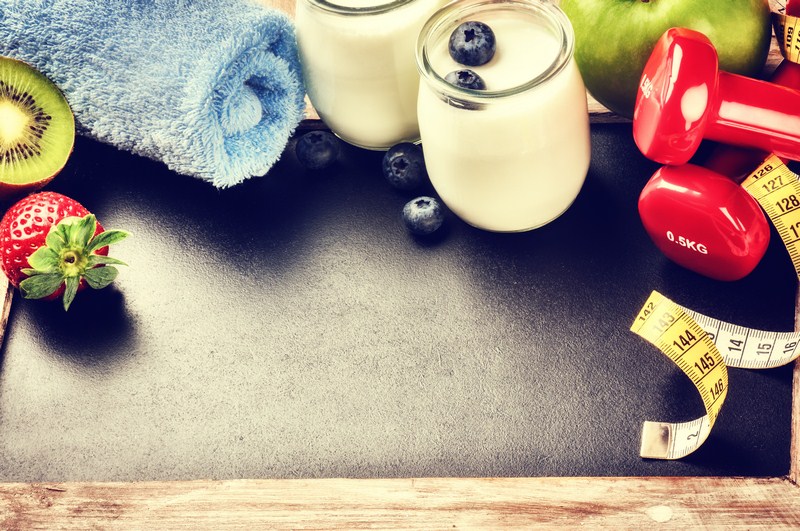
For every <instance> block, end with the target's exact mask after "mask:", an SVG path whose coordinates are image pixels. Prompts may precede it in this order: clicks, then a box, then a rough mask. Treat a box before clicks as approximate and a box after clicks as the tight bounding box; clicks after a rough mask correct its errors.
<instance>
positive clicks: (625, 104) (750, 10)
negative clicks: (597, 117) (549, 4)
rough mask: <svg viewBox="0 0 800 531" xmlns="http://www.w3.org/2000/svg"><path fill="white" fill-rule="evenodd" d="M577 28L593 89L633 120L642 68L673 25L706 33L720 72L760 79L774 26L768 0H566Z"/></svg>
mask: <svg viewBox="0 0 800 531" xmlns="http://www.w3.org/2000/svg"><path fill="white" fill-rule="evenodd" d="M560 6H561V9H562V10H563V11H564V12H565V13H566V14H567V17H568V18H569V19H570V21H571V22H572V27H573V28H574V30H575V61H576V62H577V64H578V68H579V70H580V71H581V75H582V76H583V80H584V83H585V84H586V88H587V90H588V91H589V93H590V94H591V95H592V96H593V97H594V98H595V99H596V100H597V101H599V102H600V103H602V104H603V105H605V106H606V107H608V108H609V109H610V110H612V111H614V112H616V113H617V114H620V115H622V116H626V117H628V118H631V117H632V116H633V106H634V103H635V101H636V91H637V88H638V85H639V79H640V77H641V75H642V70H643V69H644V65H645V63H646V62H647V59H648V58H649V57H650V52H651V51H652V49H653V47H654V46H655V43H656V41H657V40H658V38H659V37H660V36H661V35H662V34H663V33H664V32H665V31H666V30H668V29H669V28H672V27H684V28H690V29H693V30H696V31H700V32H702V33H705V34H706V35H707V36H708V38H709V39H710V40H711V42H712V43H713V44H714V46H715V47H716V49H717V53H718V54H719V64H720V70H725V71H727V72H733V73H737V74H742V75H746V76H750V77H758V76H759V75H760V73H761V71H762V70H763V68H764V63H765V62H766V59H767V53H768V52H769V46H770V39H771V36H772V27H771V24H770V9H769V3H768V1H767V0H649V1H648V0H561V2H560Z"/></svg>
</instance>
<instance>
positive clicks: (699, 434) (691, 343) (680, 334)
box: [631, 291, 728, 459]
mask: <svg viewBox="0 0 800 531" xmlns="http://www.w3.org/2000/svg"><path fill="white" fill-rule="evenodd" d="M631 331H633V332H635V333H636V334H638V335H640V336H641V337H643V338H644V339H646V340H647V341H649V342H650V343H652V344H653V345H655V346H656V347H658V349H659V350H660V351H661V352H663V353H664V354H666V355H667V357H668V358H669V359H671V360H672V361H673V362H674V363H675V364H676V365H677V366H678V367H680V368H681V370H682V371H683V372H684V373H685V374H686V375H687V376H688V377H689V379H690V380H692V383H694V385H695V387H696V388H697V390H698V391H699V392H700V397H701V398H702V399H703V405H704V406H705V408H706V414H705V415H704V416H702V417H700V418H699V419H695V420H692V421H689V422H681V423H668V422H653V421H650V420H648V421H645V423H644V426H643V428H642V445H641V449H640V450H639V455H640V456H642V457H647V458H653V459H679V458H681V457H684V456H686V455H689V454H690V453H692V452H693V451H695V450H696V449H697V448H699V447H700V445H702V444H703V443H704V442H705V440H706V439H707V438H708V435H709V434H710V433H711V427H712V426H714V422H715V421H716V420H717V417H718V416H719V412H720V409H721V408H722V404H723V402H725V396H726V395H727V394H728V368H727V367H726V366H725V362H724V361H723V359H722V355H721V354H720V352H719V350H718V349H717V347H716V345H715V344H714V341H713V340H712V339H711V336H710V335H709V334H708V333H707V332H706V331H705V330H704V329H703V327H701V326H700V325H699V324H698V323H697V322H696V321H695V320H694V319H693V318H692V317H691V316H690V315H689V314H688V313H687V312H686V311H685V310H684V309H683V308H682V307H681V306H679V305H678V304H675V303H674V302H672V301H671V300H669V299H667V298H666V297H664V296H663V295H661V294H660V293H658V292H656V291H654V292H653V293H652V294H651V295H650V298H649V299H647V302H645V304H644V307H642V309H641V311H640V312H639V315H637V316H636V319H635V320H634V322H633V325H632V326H631Z"/></svg>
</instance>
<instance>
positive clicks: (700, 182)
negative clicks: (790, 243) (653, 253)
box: [639, 164, 770, 280]
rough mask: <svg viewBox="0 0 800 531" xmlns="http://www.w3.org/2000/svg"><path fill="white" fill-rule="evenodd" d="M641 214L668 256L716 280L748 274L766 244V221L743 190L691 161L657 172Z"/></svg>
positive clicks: (644, 197)
mask: <svg viewBox="0 0 800 531" xmlns="http://www.w3.org/2000/svg"><path fill="white" fill-rule="evenodd" d="M639 215H640V217H641V219H642V224H643V225H644V228H645V230H646V231H647V233H648V234H649V235H650V238H651V239H652V240H653V242H654V243H655V244H656V247H658V248H659V249H660V250H661V252H663V253H664V254H665V255H666V256H667V257H668V258H669V259H671V260H672V261H674V262H676V263H678V264H680V265H682V266H683V267H685V268H687V269H691V270H692V271H695V272H697V273H700V274H701V275H705V276H707V277H711V278H713V279H717V280H739V279H740V278H743V277H745V276H746V275H748V274H749V273H750V272H751V271H752V270H753V269H754V268H755V267H756V266H757V265H758V263H759V262H760V261H761V258H762V257H763V256H764V253H765V252H766V250H767V247H768V245H769V238H770V232H769V223H768V222H767V219H766V217H765V216H764V213H763V212H762V210H761V207H760V206H759V204H758V202H757V201H756V200H755V199H754V198H753V197H752V196H751V195H750V194H749V193H748V192H747V190H745V189H744V188H742V187H741V186H739V185H737V184H736V183H735V182H733V181H732V180H731V179H729V178H727V177H725V176H723V175H720V174H718V173H715V172H713V171H711V170H708V169H706V168H703V167H701V166H696V165H694V164H685V165H683V166H663V167H662V168H660V169H659V170H657V171H656V172H655V173H654V174H653V176H652V177H651V178H650V180H649V181H648V183H647V184H646V185H645V187H644V189H643V190H642V192H641V194H640V196H639Z"/></svg>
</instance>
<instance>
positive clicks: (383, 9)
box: [305, 0, 414, 16]
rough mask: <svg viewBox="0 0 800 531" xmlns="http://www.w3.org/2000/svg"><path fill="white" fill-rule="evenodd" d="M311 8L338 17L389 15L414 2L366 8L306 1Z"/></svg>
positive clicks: (394, 0) (392, 1) (393, 0)
mask: <svg viewBox="0 0 800 531" xmlns="http://www.w3.org/2000/svg"><path fill="white" fill-rule="evenodd" d="M305 1H306V2H307V3H308V4H309V5H310V6H311V7H314V8H317V9H320V10H322V11H325V12H327V13H333V14H336V15H348V16H364V15H379V14H381V13H388V12H389V11H392V10H394V9H397V8H398V7H403V6H404V5H406V4H410V3H411V2H413V1H414V0H389V1H388V2H386V3H383V4H377V5H368V6H364V7H354V6H343V5H341V4H337V3H336V2H335V1H333V2H330V1H328V0H305Z"/></svg>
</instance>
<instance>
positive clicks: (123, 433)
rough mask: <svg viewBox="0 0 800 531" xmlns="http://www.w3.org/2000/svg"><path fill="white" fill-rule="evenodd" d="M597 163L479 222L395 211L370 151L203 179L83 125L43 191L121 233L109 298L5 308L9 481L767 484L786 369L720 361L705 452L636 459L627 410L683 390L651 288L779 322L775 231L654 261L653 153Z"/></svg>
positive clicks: (654, 406) (615, 137)
mask: <svg viewBox="0 0 800 531" xmlns="http://www.w3.org/2000/svg"><path fill="white" fill-rule="evenodd" d="M593 148H594V156H593V163H592V168H591V172H590V175H589V177H588V179H587V182H586V185H585V187H584V189H583V191H582V192H581V195H580V196H579V198H578V200H577V202H576V203H575V204H574V205H573V207H572V208H571V209H570V210H569V211H568V212H567V213H566V214H565V215H564V216H562V217H561V218H559V219H558V220H557V221H555V222H554V223H552V224H550V225H548V226H546V227H544V228H541V229H538V230H536V231H533V232H529V233H524V234H491V233H486V232H481V231H479V230H476V229H473V228H471V227H468V226H466V225H464V224H463V223H461V222H460V221H458V220H457V219H455V218H453V217H452V216H450V217H448V219H447V222H446V230H445V232H444V233H443V234H442V235H441V236H440V237H439V238H437V239H436V240H435V241H418V240H415V239H414V238H412V237H410V236H409V235H408V234H407V233H406V232H405V230H404V228H403V226H402V224H401V221H400V209H401V207H402V205H403V203H404V202H405V201H406V200H407V199H408V197H407V196H405V195H403V194H401V193H399V192H397V191H395V190H393V189H391V188H390V187H389V186H388V184H387V183H385V182H384V181H383V179H382V176H381V171H380V161H381V154H380V153H372V152H365V151H361V150H358V149H355V148H346V149H345V150H344V157H343V159H342V160H341V163H340V164H339V165H338V166H337V167H336V168H335V169H334V170H332V171H327V172H325V173H311V172H305V171H303V170H302V169H301V168H300V167H299V165H298V164H297V162H296V161H295V159H294V156H293V155H292V154H291V153H287V154H286V155H285V156H284V159H283V161H282V162H281V163H279V164H278V165H277V166H276V167H275V168H274V169H273V171H272V172H271V173H270V174H269V175H268V176H266V177H265V178H262V179H255V180H251V181H249V182H247V183H245V184H243V185H241V186H239V187H237V188H233V189H230V190H225V191H218V190H215V189H213V188H211V187H210V186H209V185H207V184H205V183H202V182H200V181H197V180H194V179H191V178H188V177H182V176H178V175H174V174H170V173H169V172H167V171H166V170H164V169H163V168H162V167H161V166H160V165H159V164H157V163H153V162H151V161H147V160H144V159H140V158H137V157H133V156H130V155H128V154H125V153H121V152H118V151H116V150H115V149H113V148H110V147H107V146H102V145H99V144H96V143H93V142H91V141H88V140H85V139H79V140H78V143H77V145H76V148H75V153H74V156H73V158H72V159H71V161H70V163H69V165H68V167H67V168H66V170H65V171H64V172H63V174H62V175H60V176H59V177H58V178H57V179H56V181H54V182H53V183H52V185H51V186H50V189H53V190H57V191H62V192H65V193H67V194H71V195H73V196H74V197H75V198H76V199H78V200H80V201H82V202H83V203H84V204H85V205H86V206H87V207H88V208H90V209H91V210H93V211H94V212H95V213H96V214H97V215H98V217H99V219H100V220H101V221H102V222H103V224H104V225H105V226H106V227H109V228H124V229H127V230H129V231H131V232H132V233H133V237H132V238H130V239H128V240H126V241H124V242H122V243H121V244H119V245H118V246H117V249H116V251H115V252H114V253H113V254H114V255H115V256H117V257H118V258H120V259H123V260H125V261H126V262H128V263H129V264H130V267H128V268H122V271H121V274H120V276H119V278H118V280H117V282H116V283H115V285H114V286H113V287H112V288H110V289H108V290H105V291H104V292H91V293H82V294H81V295H80V296H79V298H78V299H77V300H76V302H75V303H74V305H73V307H72V309H71V310H70V312H69V313H68V314H66V315H64V314H63V312H62V310H61V309H60V307H59V306H58V305H57V304H46V303H39V302H31V301H25V300H22V299H21V298H17V299H16V300H15V303H14V305H13V308H12V314H11V319H10V323H9V328H8V335H7V340H6V343H5V346H4V348H3V350H2V352H0V480H2V481H42V480H50V481H58V480H137V479H188V478H255V477H331V476H335V477H339V476H355V477H376V476H392V477H394V476H497V475H501V476H519V475H532V476H542V475H694V474H697V475H781V474H785V473H786V472H787V471H788V465H789V419H790V391H791V389H790V387H791V378H790V377H791V371H790V368H781V369H775V370H769V371H745V370H737V369H732V370H731V371H730V391H729V393H728V400H727V402H726V404H725V406H724V408H723V411H722V415H721V417H720V419H719V421H718V423H717V425H716V426H715V429H714V431H713V432H712V434H711V437H710V438H709V440H708V441H707V442H706V444H705V445H704V446H703V447H702V448H701V449H700V450H698V451H697V452H696V453H694V454H692V455H691V456H689V457H688V458H686V459H684V460H682V461H678V462H662V461H649V460H642V459H640V458H639V457H638V445H639V431H640V426H641V423H642V421H643V420H645V419H650V420H666V421H679V420H688V419H690V418H694V417H696V416H699V415H700V414H702V406H701V402H700V399H699V397H698V396H697V394H696V392H695V391H694V390H693V388H692V387H691V384H690V383H689V382H688V380H687V379H685V378H684V377H683V376H682V375H681V374H680V373H679V371H678V370H677V369H676V368H674V367H673V366H672V365H671V363H670V362H669V361H668V360H666V359H665V358H664V357H663V356H662V355H661V354H660V353H659V352H658V351H657V350H655V349H654V348H653V347H651V346H649V345H647V344H645V343H644V342H643V340H641V339H640V338H638V337H637V336H635V335H634V334H632V333H631V332H629V331H628V328H629V326H630V324H631V322H632V320H633V318H634V317H635V315H636V313H637V311H638V310H639V308H640V307H641V305H642V304H643V302H644V300H645V299H646V298H647V296H648V294H649V293H650V291H651V290H653V289H658V290H660V291H662V292H663V293H664V294H665V295H667V296H668V297H670V298H672V299H674V300H675V301H676V302H679V303H681V304H684V305H686V306H689V307H691V308H693V309H696V310H698V311H700V312H703V313H706V314H709V315H712V316H715V317H718V318H722V319H726V320H729V321H733V322H736V323H738V324H743V325H747V326H752V327H760V328H767V329H774V330H791V329H792V326H793V306H794V296H795V281H794V273H793V271H792V268H791V264H790V263H789V260H788V256H787V254H786V252H785V250H784V249H783V248H782V246H781V244H780V242H779V241H778V240H777V238H773V243H772V245H771V247H770V249H769V251H768V253H767V256H766V258H765V259H764V261H763V262H762V263H761V264H760V265H759V267H758V268H757V269H756V271H755V272H754V273H753V274H751V275H750V276H749V277H747V278H746V279H744V280H742V281H740V282H736V283H732V284H731V283H720V282H716V281H712V280H709V279H705V278H702V277H699V276H697V275H695V274H693V273H691V272H688V271H686V270H683V269H681V268H679V267H677V266H675V265H673V264H671V263H669V262H668V261H667V260H666V259H664V258H663V257H662V256H661V255H660V254H659V253H658V252H657V250H656V249H655V247H654V246H653V245H652V244H651V243H650V241H649V239H648V237H647V235H646V234H645V232H644V230H643V229H642V228H641V224H640V222H639V219H638V214H637V212H636V199H637V196H638V192H639V190H641V187H642V186H643V185H644V183H645V181H646V179H647V178H648V176H649V174H650V173H651V172H652V171H653V170H654V169H655V165H654V164H652V163H650V162H648V161H645V160H644V159H643V158H642V157H641V155H639V153H638V151H637V150H636V148H635V146H634V145H633V142H632V141H631V139H630V126H627V125H613V126H612V125H607V126H600V125H598V126H595V127H594V131H593Z"/></svg>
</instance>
